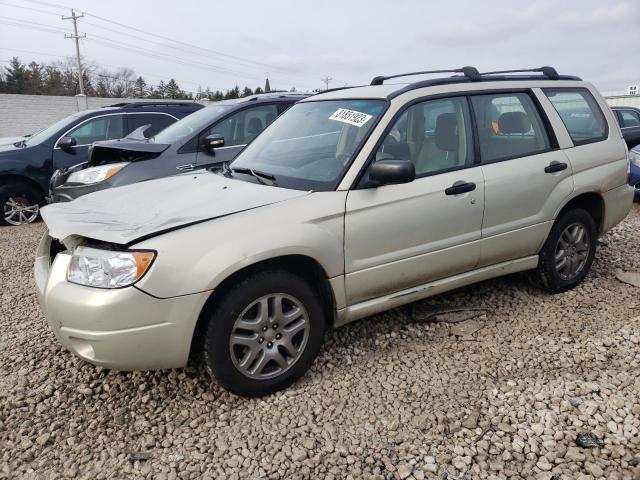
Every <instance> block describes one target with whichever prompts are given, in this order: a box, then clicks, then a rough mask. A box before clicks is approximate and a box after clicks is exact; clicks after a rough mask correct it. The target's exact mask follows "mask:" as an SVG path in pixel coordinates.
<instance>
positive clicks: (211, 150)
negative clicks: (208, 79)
mask: <svg viewBox="0 0 640 480" xmlns="http://www.w3.org/2000/svg"><path fill="white" fill-rule="evenodd" d="M308 96H309V95H308V94H301V93H269V94H262V95H253V96H250V97H244V98H239V99H234V100H223V101H220V102H215V103H213V104H211V105H210V106H208V107H206V108H203V109H202V110H200V111H199V112H196V113H194V114H193V115H190V116H188V117H187V118H184V119H182V120H180V121H179V122H176V123H174V124H173V125H171V126H170V127H168V128H166V129H164V130H162V131H161V132H160V133H158V134H157V135H154V136H152V137H150V138H148V139H147V140H146V141H139V140H130V139H127V138H123V139H122V140H119V141H113V142H98V143H95V144H94V145H93V147H92V151H91V155H90V158H89V161H88V162H86V163H85V164H81V165H76V166H74V167H72V168H67V169H61V170H59V171H57V172H55V173H54V175H53V177H52V179H51V197H50V200H51V202H61V201H62V202H63V201H69V200H73V199H74V198H77V197H79V196H82V195H86V194H87V193H91V192H95V191H98V190H104V189H107V188H111V187H118V186H121V185H127V184H130V183H136V182H141V181H144V180H151V179H153V178H160V177H166V176H169V175H174V174H177V173H181V172H187V171H190V170H193V169H200V168H214V169H218V168H221V167H222V165H223V164H225V163H227V162H230V161H231V160H233V159H234V158H235V156H236V155H237V154H238V153H240V151H241V150H242V149H243V148H244V147H245V146H246V145H247V144H248V143H250V142H251V141H252V140H253V139H254V138H256V137H257V136H258V134H260V132H262V130H264V129H265V128H266V127H267V126H268V125H269V124H271V122H273V121H274V120H275V119H276V118H277V117H278V115H280V114H281V113H283V112H284V111H285V110H287V109H288V108H289V107H291V105H293V104H294V103H296V102H297V101H298V100H302V99H303V98H306V97H308Z"/></svg>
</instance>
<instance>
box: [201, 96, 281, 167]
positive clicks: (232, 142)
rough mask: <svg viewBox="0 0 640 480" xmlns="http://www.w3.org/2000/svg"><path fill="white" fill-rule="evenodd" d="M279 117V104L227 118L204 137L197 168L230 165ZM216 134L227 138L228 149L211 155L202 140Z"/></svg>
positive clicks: (262, 106)
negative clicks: (225, 163)
mask: <svg viewBox="0 0 640 480" xmlns="http://www.w3.org/2000/svg"><path fill="white" fill-rule="evenodd" d="M277 117H278V104H276V103H270V104H265V103H261V104H258V105H255V106H251V107H248V108H244V109H242V110H240V111H238V112H235V113H232V114H231V115H228V116H226V117H225V118H223V119H222V120H220V121H218V122H217V123H215V124H214V125H213V126H212V127H211V128H209V129H208V130H206V131H205V132H203V133H202V134H201V135H200V138H199V141H198V154H197V166H198V167H206V166H211V165H216V164H218V165H219V164H222V163H223V162H230V161H231V160H233V159H234V158H235V157H236V155H237V154H238V153H240V151H241V150H242V149H243V148H244V147H245V146H246V145H247V144H248V143H249V142H251V141H252V140H253V139H254V138H256V137H257V136H258V135H259V134H260V133H261V132H262V131H263V130H264V129H265V128H267V126H269V125H270V124H271V122H273V121H274V120H275V119H276V118H277ZM212 134H217V135H222V137H224V147H221V148H216V149H215V150H214V151H213V152H209V151H207V150H206V149H205V148H204V147H203V146H202V138H204V137H206V136H207V135H212Z"/></svg>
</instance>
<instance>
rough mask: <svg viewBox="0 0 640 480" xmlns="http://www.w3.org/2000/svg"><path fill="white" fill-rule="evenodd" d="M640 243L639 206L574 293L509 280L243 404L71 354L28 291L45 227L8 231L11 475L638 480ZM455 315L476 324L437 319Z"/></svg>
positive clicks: (363, 328)
mask: <svg viewBox="0 0 640 480" xmlns="http://www.w3.org/2000/svg"><path fill="white" fill-rule="evenodd" d="M639 229H640V207H639V206H637V205H636V206H634V209H633V211H632V213H631V214H630V216H629V217H628V218H627V220H626V221H625V222H624V223H623V224H622V225H620V226H618V227H617V228H616V229H615V230H614V231H612V232H611V233H609V234H608V235H607V236H606V237H605V239H604V243H605V244H604V245H601V246H600V247H599V250H598V254H597V257H596V262H595V264H594V266H593V269H592V273H591V274H590V275H589V276H588V277H587V279H586V281H585V282H584V283H583V284H582V285H581V286H580V287H578V288H577V289H575V290H573V291H571V292H568V293H565V294H561V295H556V296H550V295H547V294H545V293H543V292H540V291H537V290H535V289H533V288H532V287H529V286H528V285H527V284H526V283H525V282H524V281H523V280H522V278H521V277H519V276H512V277H509V278H505V279H498V280H492V281H488V282H484V283H481V284H478V285H475V286H472V287H469V288H464V289H461V290H458V291H456V292H453V293H450V294H447V295H441V296H438V297H435V298H433V299H430V300H428V301H425V302H420V303H419V304H416V305H415V310H414V313H413V316H410V315H409V312H408V311H406V310H400V309H398V310H394V311H391V312H389V313H386V314H383V315H378V316H376V317H373V318H371V319H368V320H364V321H360V322H357V323H355V324H353V325H350V326H347V327H345V328H343V329H340V330H337V331H334V332H332V333H331V334H330V335H329V336H328V338H327V341H326V345H325V347H324V348H323V350H322V352H321V354H320V356H319V358H318V360H317V361H316V362H315V364H314V366H313V368H312V369H311V371H310V372H309V374H307V375H306V376H305V377H304V378H303V379H302V381H300V382H298V383H297V384H296V385H294V386H293V387H292V388H290V389H288V390H287V391H285V392H282V393H280V394H276V395H273V396H270V397H266V398H263V399H254V400H247V399H243V398H238V397H235V396H233V395H230V394H229V393H227V392H225V391H224V390H222V389H221V388H220V387H218V386H217V385H215V384H212V383H211V382H210V380H209V379H207V378H206V377H205V376H204V375H203V374H201V373H200V372H199V371H198V370H197V369H195V368H187V369H184V370H171V371H160V372H136V373H119V372H111V371H108V370H104V369H101V368H96V367H93V366H91V365H89V364H86V363H83V362H82V361H80V360H78V359H76V358H75V357H73V356H72V355H71V354H69V353H68V352H66V351H65V350H63V349H62V348H60V347H59V346H58V345H57V343H56V342H55V340H54V337H53V335H52V334H51V333H50V332H49V330H48V329H47V327H46V324H45V321H44V318H43V316H42V314H41V312H40V311H39V308H38V306H37V303H36V298H35V293H34V288H33V284H32V280H31V266H32V256H33V252H34V250H35V247H36V242H37V240H38V237H39V236H40V234H41V233H42V231H43V230H44V227H43V225H42V224H36V225H31V226H28V227H21V228H0V282H1V285H2V289H1V291H0V477H1V478H87V479H103V478H105V479H106V478H110V479H137V478H153V479H174V478H180V479H196V478H225V479H226V478H228V479H234V478H278V479H285V478H286V479H290V478H294V479H295V478H327V479H331V478H335V479H338V478H353V479H360V478H378V479H392V478H394V479H395V478H400V479H405V478H415V479H418V480H419V479H422V478H439V479H445V478H446V479H449V480H455V479H458V480H462V479H466V480H470V479H480V478H495V479H504V478H523V479H545V480H550V479H554V480H561V479H573V478H576V479H590V478H597V479H599V478H603V479H607V480H613V479H639V478H640V434H639V429H640V400H639V399H640V317H638V316H637V315H638V308H639V306H640V298H639V297H638V293H639V292H640V289H638V288H637V287H633V286H631V285H627V284H624V283H621V282H620V281H619V280H617V279H616V270H617V269H622V270H625V271H640V255H639V254H638V253H637V251H638V250H637V249H638V242H637V239H638V231H639ZM452 308H455V309H480V310H472V311H466V312H465V311H463V312H453V313H452V312H449V313H441V314H440V315H435V316H434V315H433V314H430V312H433V311H434V309H452ZM482 309H486V310H482ZM470 317H473V318H470ZM461 318H468V319H467V320H466V321H462V322H458V323H452V322H453V321H455V320H460V319H461ZM580 433H592V434H595V435H596V436H597V437H598V438H599V439H602V440H603V441H604V445H603V446H602V448H583V447H580V446H578V445H577V444H576V437H577V435H578V434H580ZM136 454H138V455H137V456H136Z"/></svg>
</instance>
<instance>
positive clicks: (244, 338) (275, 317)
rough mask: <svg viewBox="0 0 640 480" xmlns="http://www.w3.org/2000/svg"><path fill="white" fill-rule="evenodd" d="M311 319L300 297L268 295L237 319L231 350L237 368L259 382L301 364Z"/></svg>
mask: <svg viewBox="0 0 640 480" xmlns="http://www.w3.org/2000/svg"><path fill="white" fill-rule="evenodd" d="M309 330H310V323H309V316H308V314H307V311H306V309H305V308H304V305H303V304H302V302H300V300H298V299H297V298H295V297H293V296H291V295H287V294H284V293H277V294H269V295H265V296H263V297H261V298H259V299H257V300H255V301H254V302H253V303H251V304H250V305H249V306H248V307H247V308H245V309H244V310H243V312H242V313H241V314H240V315H239V316H238V318H237V319H236V321H235V323H234V325H233V329H232V331H231V336H230V338H229V349H230V353H231V359H232V361H233V364H234V366H235V367H236V368H237V369H238V370H239V371H240V372H241V373H242V374H243V375H245V376H247V377H249V378H253V379H257V380H266V379H269V378H274V377H277V376H278V375H281V374H282V373H284V372H285V371H287V370H288V369H289V368H291V366H293V364H294V363H295V362H296V361H298V359H299V358H300V356H301V355H302V353H303V352H304V349H305V346H306V344H307V341H308V338H309Z"/></svg>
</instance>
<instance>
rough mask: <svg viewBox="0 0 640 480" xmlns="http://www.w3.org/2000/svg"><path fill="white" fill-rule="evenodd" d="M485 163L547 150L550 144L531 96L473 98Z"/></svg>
mask: <svg viewBox="0 0 640 480" xmlns="http://www.w3.org/2000/svg"><path fill="white" fill-rule="evenodd" d="M471 102H472V104H473V111H474V114H475V116H476V124H477V126H478V141H479V143H480V157H481V159H482V161H483V162H484V163H487V162H497V161H500V160H506V159H509V158H516V157H522V156H527V155H535V154H536V153H541V152H544V151H547V150H548V149H549V148H550V141H549V136H548V134H547V131H546V129H545V127H544V123H543V122H542V118H541V117H540V113H539V112H538V109H537V108H536V106H535V104H534V103H533V100H532V99H531V97H530V96H529V95H528V94H526V93H495V94H488V95H474V96H472V97H471Z"/></svg>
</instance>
